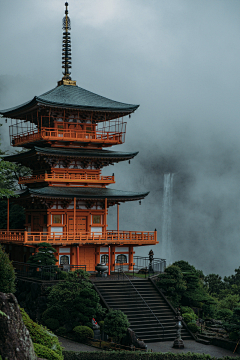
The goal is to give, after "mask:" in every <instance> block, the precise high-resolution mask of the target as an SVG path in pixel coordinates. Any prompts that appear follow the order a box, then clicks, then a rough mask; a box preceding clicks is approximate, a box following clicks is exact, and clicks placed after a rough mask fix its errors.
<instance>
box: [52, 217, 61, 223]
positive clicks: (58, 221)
mask: <svg viewBox="0 0 240 360" xmlns="http://www.w3.org/2000/svg"><path fill="white" fill-rule="evenodd" d="M52 223H53V224H61V223H62V215H53V222H52Z"/></svg>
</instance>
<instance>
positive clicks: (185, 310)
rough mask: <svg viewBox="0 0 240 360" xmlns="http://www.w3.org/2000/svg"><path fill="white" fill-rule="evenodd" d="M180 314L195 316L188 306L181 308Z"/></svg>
mask: <svg viewBox="0 0 240 360" xmlns="http://www.w3.org/2000/svg"><path fill="white" fill-rule="evenodd" d="M181 312H182V314H186V313H189V314H195V312H194V311H193V309H192V308H190V307H189V306H181Z"/></svg>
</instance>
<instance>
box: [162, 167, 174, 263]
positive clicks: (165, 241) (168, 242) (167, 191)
mask: <svg viewBox="0 0 240 360" xmlns="http://www.w3.org/2000/svg"><path fill="white" fill-rule="evenodd" d="M173 176H174V174H171V173H169V174H164V182H163V221H162V249H161V257H162V258H163V259H166V262H167V264H168V265H169V264H170V263H171V262H172V201H173Z"/></svg>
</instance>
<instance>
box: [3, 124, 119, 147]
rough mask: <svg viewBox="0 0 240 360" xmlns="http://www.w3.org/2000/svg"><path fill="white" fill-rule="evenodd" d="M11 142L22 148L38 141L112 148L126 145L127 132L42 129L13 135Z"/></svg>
mask: <svg viewBox="0 0 240 360" xmlns="http://www.w3.org/2000/svg"><path fill="white" fill-rule="evenodd" d="M10 140H11V144H12V145H13V146H22V145H24V144H26V143H30V142H35V141H38V140H50V141H60V142H61V141H74V142H88V143H89V142H91V143H92V144H94V143H95V144H99V143H100V144H105V145H106V146H107V145H109V146H112V145H117V144H123V143H124V141H125V132H114V131H113V132H111V131H108V132H105V131H86V130H71V129H68V130H66V129H62V130H60V129H57V128H41V129H39V131H37V130H34V131H24V132H19V133H18V134H16V135H11V137H10Z"/></svg>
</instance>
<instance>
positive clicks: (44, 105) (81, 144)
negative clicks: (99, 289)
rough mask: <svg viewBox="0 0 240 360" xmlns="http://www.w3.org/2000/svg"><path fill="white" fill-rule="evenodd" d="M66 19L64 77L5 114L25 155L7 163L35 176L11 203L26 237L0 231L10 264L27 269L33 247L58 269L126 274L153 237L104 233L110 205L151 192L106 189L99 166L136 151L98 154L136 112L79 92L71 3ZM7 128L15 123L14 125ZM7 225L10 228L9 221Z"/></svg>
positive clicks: (117, 139)
mask: <svg viewBox="0 0 240 360" xmlns="http://www.w3.org/2000/svg"><path fill="white" fill-rule="evenodd" d="M65 6H66V10H65V16H64V18H63V26H62V28H63V45H62V67H63V77H62V80H60V81H59V82H58V84H57V86H56V87H55V88H54V89H52V90H50V91H47V92H45V93H44V94H42V95H40V96H35V97H34V98H33V99H32V100H30V101H28V102H26V103H24V104H22V105H19V106H16V107H14V108H11V109H7V110H2V111H0V114H2V115H3V116H4V117H6V118H10V119H13V124H12V125H11V126H10V142H11V145H12V146H14V147H23V148H25V149H26V151H24V152H21V153H18V154H15V155H10V156H6V157H5V158H4V160H6V161H11V162H16V163H18V164H20V165H24V166H27V167H29V168H30V169H31V170H32V174H31V175H30V176H25V177H20V178H19V184H23V185H25V189H24V190H22V191H20V192H19V193H18V195H19V196H18V197H17V198H14V199H13V200H11V201H14V202H17V203H19V204H20V205H22V206H23V207H24V208H25V214H26V222H25V230H13V229H11V230H10V229H9V226H8V228H7V229H4V230H1V231H0V243H3V244H4V246H5V249H6V251H7V252H8V253H9V254H10V255H11V259H12V260H16V261H24V262H26V261H27V259H28V257H29V256H30V255H31V254H32V253H33V252H34V251H35V249H36V247H37V244H39V243H42V242H47V243H50V244H51V245H52V246H53V247H54V248H55V249H56V250H57V252H56V257H57V260H58V264H59V265H66V264H69V265H86V270H87V271H93V270H95V266H96V265H97V264H98V263H100V262H105V263H106V264H107V265H108V267H109V271H110V270H111V271H114V270H115V269H116V268H117V267H118V266H119V264H122V265H123V266H124V268H125V269H128V270H131V269H132V267H133V265H134V260H133V254H134V246H144V245H155V244H156V243H157V232H156V231H121V230H119V220H118V226H117V229H116V230H114V231H113V230H108V225H107V214H108V208H109V206H113V205H117V206H118V209H117V210H118V211H117V214H118V219H119V204H120V203H122V202H125V201H134V200H141V199H143V198H144V197H145V196H146V195H147V194H148V192H141V193H139V192H129V191H122V190H115V189H112V188H108V185H110V184H114V183H115V177H114V174H112V175H110V176H102V175H101V169H102V168H103V167H104V166H108V165H110V164H114V163H118V162H119V161H124V160H130V159H132V158H134V157H135V156H136V155H137V152H118V151H110V150H106V149H103V148H109V147H111V146H113V145H120V144H122V143H124V141H125V133H126V121H124V120H125V117H126V116H129V117H130V116H131V114H132V113H133V112H134V111H135V110H136V109H137V108H138V106H139V105H131V104H125V103H121V102H117V101H113V100H110V99H107V98H105V97H103V96H99V95H97V94H94V93H92V92H90V91H87V90H84V89H82V88H81V87H78V86H77V85H76V81H74V80H72V79H71V76H70V75H71V73H70V69H71V38H70V29H71V23H70V19H69V16H68V3H65ZM11 121H12V120H11ZM8 223H9V221H8Z"/></svg>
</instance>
